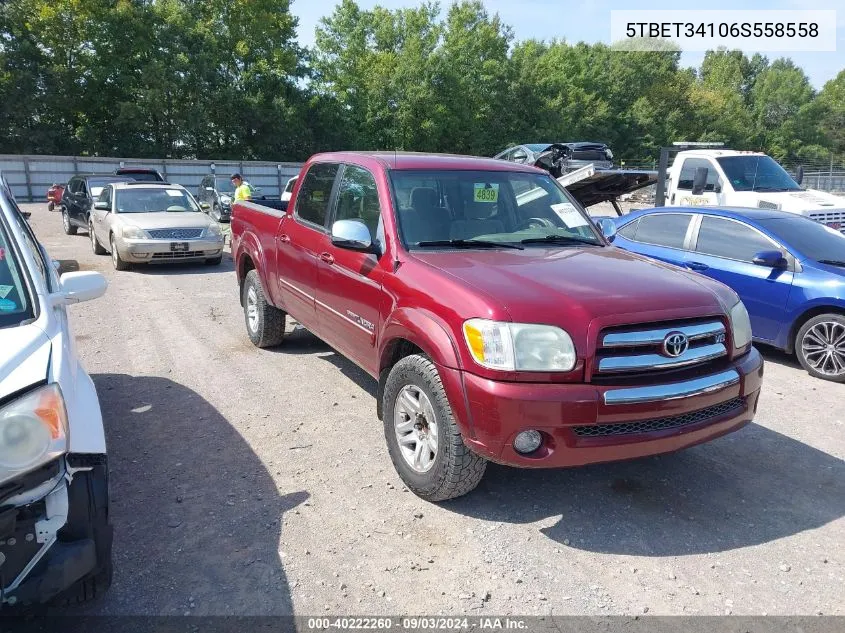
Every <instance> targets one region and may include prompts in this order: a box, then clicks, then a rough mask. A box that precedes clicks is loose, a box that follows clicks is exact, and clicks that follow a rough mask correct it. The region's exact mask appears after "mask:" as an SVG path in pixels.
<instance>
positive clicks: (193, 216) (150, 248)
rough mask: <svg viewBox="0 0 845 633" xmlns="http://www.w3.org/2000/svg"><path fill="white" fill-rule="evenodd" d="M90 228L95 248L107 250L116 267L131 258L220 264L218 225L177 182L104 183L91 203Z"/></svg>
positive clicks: (99, 251) (125, 264) (122, 266)
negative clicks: (175, 183) (172, 183)
mask: <svg viewBox="0 0 845 633" xmlns="http://www.w3.org/2000/svg"><path fill="white" fill-rule="evenodd" d="M88 232H89V235H90V237H91V248H93V250H94V253H96V254H97V255H105V254H106V253H107V252H109V253H111V258H112V263H113V264H114V267H115V269H117V270H126V269H128V268H129V266H130V265H131V264H150V263H172V262H197V261H204V262H205V263H207V264H219V263H220V262H221V261H222V259H223V234H222V232H221V231H220V226H219V225H218V224H217V222H215V221H214V220H212V219H211V218H209V217H208V216H207V215H206V214H205V213H204V212H203V210H202V209H201V208H200V205H199V204H198V203H197V201H196V200H195V199H194V198H193V196H191V194H190V193H188V191H187V190H186V189H185V188H184V187H182V186H180V185H169V184H165V183H162V184H156V183H149V182H144V183H115V184H109V185H107V186H106V187H104V188H103V191H102V193H101V194H100V197H99V198H98V199H97V201H96V202H95V203H94V209H93V210H92V211H91V219H90V221H89V226H88Z"/></svg>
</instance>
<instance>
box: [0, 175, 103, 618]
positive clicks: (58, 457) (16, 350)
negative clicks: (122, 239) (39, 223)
mask: <svg viewBox="0 0 845 633" xmlns="http://www.w3.org/2000/svg"><path fill="white" fill-rule="evenodd" d="M106 285H107V284H106V280H105V278H104V277H103V276H102V275H100V274H99V273H95V272H72V273H67V274H64V275H62V276H61V277H59V275H58V273H57V272H56V269H55V267H54V265H53V263H52V261H51V260H50V259H49V257H48V256H47V254H46V253H45V251H44V249H43V247H41V245H40V244H39V243H38V241H37V240H36V238H35V235H34V234H33V232H32V230H31V228H30V227H29V224H28V223H27V221H26V220H25V219H24V218H23V216H22V214H21V212H20V210H19V208H18V207H17V205H16V204H15V202H14V201H13V200H12V199H11V198H10V197H9V196H8V195H7V193H6V192H5V191H3V190H2V189H0V601H1V604H0V606H2V605H15V604H18V605H26V604H31V605H37V604H44V603H47V602H63V603H66V602H83V601H86V600H89V599H91V598H94V597H96V596H97V595H99V594H101V593H102V592H103V591H105V589H106V588H107V587H108V586H109V584H110V583H111V575H112V557H111V547H112V528H111V525H110V524H109V498H108V466H107V463H106V441H105V434H104V432H103V420H102V415H101V413H100V404H99V400H98V399H97V392H96V390H95V388H94V383H93V382H92V381H91V378H90V377H89V376H88V374H86V373H85V370H84V369H83V368H82V366H81V365H80V362H79V359H78V358H77V355H76V346H75V343H74V339H73V335H72V334H71V333H70V331H69V328H68V317H67V312H66V306H67V305H69V304H72V303H77V302H80V301H87V300H89V299H95V298H97V297H99V296H101V295H102V294H103V293H104V292H105V290H106Z"/></svg>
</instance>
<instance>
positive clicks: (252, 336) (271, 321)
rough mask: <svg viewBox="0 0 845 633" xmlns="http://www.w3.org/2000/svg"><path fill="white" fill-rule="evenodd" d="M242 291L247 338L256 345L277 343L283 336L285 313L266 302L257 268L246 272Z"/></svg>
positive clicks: (267, 345)
mask: <svg viewBox="0 0 845 633" xmlns="http://www.w3.org/2000/svg"><path fill="white" fill-rule="evenodd" d="M242 292H243V297H242V298H243V301H242V303H243V306H244V320H245V321H246V331H247V334H249V340H251V341H252V343H253V345H255V346H256V347H274V346H276V345H279V344H280V343H281V342H282V340H283V339H284V338H285V313H284V312H282V311H281V310H279V309H278V308H276V307H274V306H272V305H270V304H269V303H268V302H267V297H266V296H265V295H264V288H263V287H262V286H261V278H260V277H259V276H258V271H257V270H255V269H253V270H250V271H249V272H248V273H247V275H246V279H244V286H243V289H242Z"/></svg>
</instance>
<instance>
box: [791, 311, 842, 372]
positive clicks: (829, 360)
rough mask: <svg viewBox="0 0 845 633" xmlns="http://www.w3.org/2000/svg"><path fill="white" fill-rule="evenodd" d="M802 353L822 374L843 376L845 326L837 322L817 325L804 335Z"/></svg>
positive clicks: (823, 322)
mask: <svg viewBox="0 0 845 633" xmlns="http://www.w3.org/2000/svg"><path fill="white" fill-rule="evenodd" d="M801 351H802V352H803V354H804V358H805V359H806V360H807V363H809V365H810V366H811V367H812V368H813V369H815V370H816V371H817V372H819V373H820V374H824V375H825V376H841V375H842V374H843V373H845V325H843V324H842V323H837V322H836V321H822V322H821V323H817V324H816V325H814V326H813V327H811V328H810V329H809V330H807V333H806V334H805V335H804V338H803V340H802V341H801Z"/></svg>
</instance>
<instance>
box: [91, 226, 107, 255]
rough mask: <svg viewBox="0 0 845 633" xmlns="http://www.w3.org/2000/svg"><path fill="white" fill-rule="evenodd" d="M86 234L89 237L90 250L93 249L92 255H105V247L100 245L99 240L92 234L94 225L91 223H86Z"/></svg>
mask: <svg viewBox="0 0 845 633" xmlns="http://www.w3.org/2000/svg"><path fill="white" fill-rule="evenodd" d="M88 235H89V236H90V237H91V250H92V251H94V255H105V254H106V249H104V248H103V247H102V246H100V241H99V240H98V239H97V236H96V235H95V234H94V225H93V224H91V223H89V224H88Z"/></svg>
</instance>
